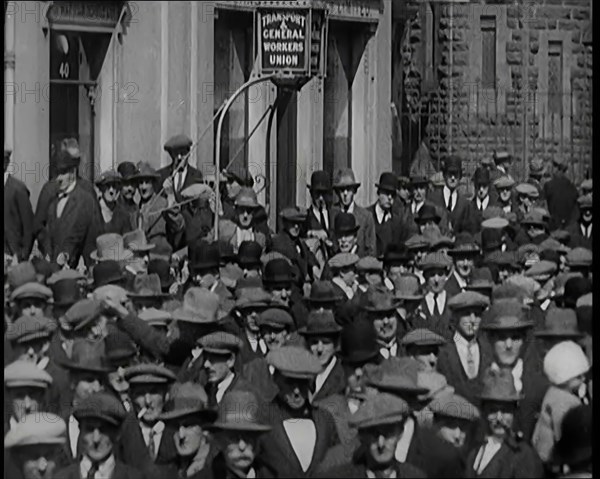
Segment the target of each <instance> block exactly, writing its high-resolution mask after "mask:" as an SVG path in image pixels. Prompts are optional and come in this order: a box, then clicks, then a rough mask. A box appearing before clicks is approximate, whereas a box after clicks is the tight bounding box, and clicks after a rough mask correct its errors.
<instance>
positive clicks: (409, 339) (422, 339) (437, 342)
mask: <svg viewBox="0 0 600 479" xmlns="http://www.w3.org/2000/svg"><path fill="white" fill-rule="evenodd" d="M400 344H403V345H404V346H441V345H442V344H446V339H444V338H443V337H442V336H440V335H439V334H436V333H434V332H433V331H430V330H429V329H426V328H418V329H413V330H412V331H411V332H409V333H407V334H405V335H404V337H403V338H402V340H401V341H400Z"/></svg>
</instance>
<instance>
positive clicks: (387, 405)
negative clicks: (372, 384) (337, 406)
mask: <svg viewBox="0 0 600 479" xmlns="http://www.w3.org/2000/svg"><path fill="white" fill-rule="evenodd" d="M409 412H410V408H409V406H408V403H407V402H406V401H405V400H404V399H402V398H400V397H398V396H396V395H393V394H388V393H379V394H376V395H373V396H369V397H367V399H366V400H365V401H364V402H363V403H362V404H361V405H360V406H359V408H358V411H356V412H355V413H354V414H353V415H352V416H350V419H349V421H348V424H349V425H350V426H351V427H354V428H356V429H359V430H360V429H370V428H376V427H377V426H387V425H390V424H403V422H404V420H405V419H406V417H407V416H408V413H409Z"/></svg>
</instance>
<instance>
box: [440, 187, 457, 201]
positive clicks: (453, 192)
mask: <svg viewBox="0 0 600 479" xmlns="http://www.w3.org/2000/svg"><path fill="white" fill-rule="evenodd" d="M442 191H443V192H444V200H445V202H446V204H448V198H450V195H452V197H454V198H456V190H454V191H450V188H448V186H447V185H444V188H443V189H442Z"/></svg>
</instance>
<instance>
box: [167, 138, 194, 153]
mask: <svg viewBox="0 0 600 479" xmlns="http://www.w3.org/2000/svg"><path fill="white" fill-rule="evenodd" d="M191 146H192V140H191V139H190V138H189V137H188V136H187V135H184V134H179V135H175V136H172V137H171V138H169V139H168V140H167V142H166V143H165V146H164V149H165V151H167V152H170V151H174V150H181V149H184V148H190V147H191Z"/></svg>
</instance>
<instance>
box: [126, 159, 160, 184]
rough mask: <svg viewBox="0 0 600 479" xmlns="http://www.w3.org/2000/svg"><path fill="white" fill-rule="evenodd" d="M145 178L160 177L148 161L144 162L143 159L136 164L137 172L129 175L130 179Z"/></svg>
mask: <svg viewBox="0 0 600 479" xmlns="http://www.w3.org/2000/svg"><path fill="white" fill-rule="evenodd" d="M147 178H150V179H152V180H158V179H159V178H160V175H159V174H158V173H157V172H156V170H155V169H154V168H152V167H151V166H150V165H149V164H148V163H146V162H145V161H140V162H139V163H138V164H137V172H136V173H135V174H134V175H133V176H131V179H135V180H143V179H147Z"/></svg>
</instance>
